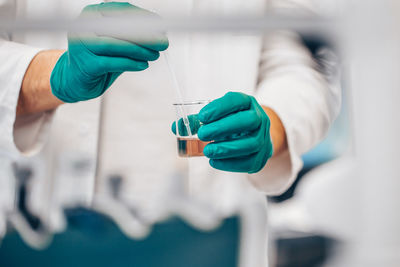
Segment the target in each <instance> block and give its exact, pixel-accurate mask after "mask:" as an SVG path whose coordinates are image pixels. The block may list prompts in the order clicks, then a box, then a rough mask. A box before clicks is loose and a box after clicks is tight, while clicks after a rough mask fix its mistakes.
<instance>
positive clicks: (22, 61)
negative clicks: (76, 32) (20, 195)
mask: <svg viewBox="0 0 400 267" xmlns="http://www.w3.org/2000/svg"><path fill="white" fill-rule="evenodd" d="M0 49H1V51H3V52H1V53H0V58H1V59H3V60H4V61H5V62H7V65H3V67H4V68H2V69H1V70H0V72H1V76H3V77H9V79H7V80H6V81H4V83H3V86H4V87H3V89H4V91H3V95H2V96H1V100H0V108H1V110H2V118H1V119H0V123H1V130H0V131H1V134H0V139H1V140H0V144H1V149H2V150H3V152H8V153H10V156H11V155H14V156H17V155H19V154H21V153H22V154H24V155H30V154H33V153H34V152H36V151H38V150H39V149H40V145H39V143H40V142H39V140H40V138H38V134H39V133H41V134H42V133H43V130H44V127H43V126H45V123H44V122H45V121H48V120H43V117H45V116H49V115H48V112H45V113H43V114H36V115H34V116H31V118H30V120H29V123H28V121H27V117H28V116H23V117H20V116H18V118H17V117H16V109H17V105H18V98H19V94H20V90H21V85H22V81H23V79H24V76H25V73H26V70H27V69H28V66H29V64H30V63H31V61H32V59H33V58H34V57H35V56H36V55H37V54H38V53H39V52H40V51H41V49H39V48H33V47H30V46H26V45H23V44H18V43H14V42H9V41H5V40H0ZM22 126H23V127H22ZM39 129H40V130H39ZM28 140H29V141H30V142H28Z"/></svg>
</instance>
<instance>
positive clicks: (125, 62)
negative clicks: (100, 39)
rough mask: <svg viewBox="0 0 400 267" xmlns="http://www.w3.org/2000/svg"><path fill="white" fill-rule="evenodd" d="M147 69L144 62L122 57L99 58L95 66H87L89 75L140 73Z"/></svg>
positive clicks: (146, 64)
mask: <svg viewBox="0 0 400 267" xmlns="http://www.w3.org/2000/svg"><path fill="white" fill-rule="evenodd" d="M148 67H149V63H147V62H146V61H140V60H134V59H129V58H124V57H105V56H99V57H98V60H97V64H93V65H90V66H88V68H89V69H88V70H86V72H88V73H89V74H90V73H92V74H96V75H98V74H106V73H109V72H125V71H142V70H145V69H147V68H148Z"/></svg>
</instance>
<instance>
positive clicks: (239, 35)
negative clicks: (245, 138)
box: [0, 0, 400, 267]
mask: <svg viewBox="0 0 400 267" xmlns="http://www.w3.org/2000/svg"><path fill="white" fill-rule="evenodd" d="M101 2H102V1H88V0H68V1H66V0H59V1H46V0H40V1H39V0H35V1H29V0H0V58H3V57H4V58H6V54H7V55H8V54H10V53H14V52H15V53H16V56H15V57H20V58H22V56H21V55H20V54H18V51H16V48H14V49H15V51H14V50H12V49H8V50H7V47H8V43H9V42H16V43H22V44H25V45H27V46H29V47H35V49H38V50H37V51H40V50H49V49H68V38H67V36H70V35H71V34H70V33H71V32H80V31H82V32H89V31H90V32H94V33H95V34H96V35H97V36H107V34H108V33H109V32H110V31H113V32H115V33H116V34H117V35H118V36H119V37H120V38H122V39H123V38H125V36H127V37H126V38H128V37H129V38H136V36H139V37H137V38H138V40H140V38H141V34H143V32H145V31H147V30H149V31H150V30H152V31H154V30H155V31H158V32H163V33H166V34H167V36H168V39H169V47H168V49H167V50H166V51H163V52H160V57H159V59H158V60H156V61H154V62H150V63H149V68H148V69H147V70H145V71H140V72H125V73H123V74H122V75H121V76H119V77H118V79H117V80H115V82H114V83H113V84H112V86H111V88H110V89H109V90H108V91H107V92H106V93H105V94H103V95H102V96H101V97H99V98H96V99H92V100H89V101H82V102H77V103H73V104H64V105H62V106H60V107H58V108H57V110H56V111H54V110H51V111H46V112H44V113H43V114H40V115H33V116H28V117H26V118H24V121H19V122H17V121H15V124H14V120H15V118H14V119H13V124H12V125H14V126H13V127H14V128H15V129H16V128H17V127H19V125H18V123H21V126H20V127H19V128H18V131H17V130H14V139H21V140H22V142H20V144H19V145H18V144H16V146H15V147H14V145H13V147H12V148H10V147H9V146H8V145H7V144H6V143H5V142H4V140H5V137H4V136H7V135H8V134H10V133H9V132H12V130H10V131H9V130H8V129H5V128H4V129H3V128H1V127H3V126H2V125H3V124H0V136H1V140H0V266H4V267H19V266H31V265H35V266H96V267H101V266H135V267H156V266H157V267H161V266H162V267H169V266H171V267H172V266H174V267H188V266H190V267H205V266H207V267H214V266H215V267H258V266H260V267H261V266H270V267H294V266H296V267H312V266H328V267H343V266H355V267H358V266H363V267H365V266H400V227H399V225H400V194H399V189H400V179H399V178H400V175H399V173H400V164H399V162H398V161H399V157H398V154H397V152H398V150H397V149H400V142H399V141H398V140H399V138H398V137H399V136H400V121H399V120H398V119H397V117H396V116H397V115H396V114H400V108H399V105H398V103H397V100H398V99H400V91H399V86H400V80H399V77H400V75H399V74H398V71H399V70H400V66H399V64H400V57H399V56H400V31H399V29H400V26H399V25H400V24H399V22H400V21H399V18H400V5H399V3H398V2H397V1H395V0H381V1H374V0H364V1H361V0H348V1H341V0H337V1H335V0H320V1H316V0H290V1H287V0H281V1H280V0H268V1H265V0H251V1H250V0H229V1H222V0H218V1H216V0H163V1H160V0H146V1H144V0H136V1H129V3H130V4H132V5H135V6H138V7H141V8H143V9H146V10H150V11H151V12H154V13H157V14H158V15H160V17H153V16H150V17H148V16H136V15H135V14H130V15H129V14H128V16H126V15H124V16H121V17H113V16H107V14H106V15H104V14H103V16H100V17H98V16H96V15H95V16H87V17H85V18H83V19H81V20H79V19H78V18H81V17H79V14H80V13H81V11H82V9H83V8H85V6H87V5H89V4H99V3H101ZM105 2H111V1H105ZM119 2H122V1H119ZM93 14H95V12H94V13H93ZM142 15H143V14H142ZM121 36H122V37H121ZM132 36H133V37H132ZM5 40H7V41H5ZM32 49H33V48H32ZM32 51H36V50H32ZM32 53H33V52H32ZM276 55H278V57H276ZM279 55H283V59H282V58H279ZM292 56H293V57H292ZM18 62H20V61H18ZM282 62H283V63H282ZM18 64H21V63H16V64H15V66H17V65H18ZM280 64H281V65H280ZM303 64H305V65H307V66H309V68H310V70H309V71H307V70H304V69H302V68H303ZM5 65H6V64H5V63H3V62H2V63H0V81H1V82H2V83H3V85H1V84H0V109H1V110H5V111H4V114H6V110H7V107H6V105H3V104H2V103H1V102H3V103H5V102H6V101H7V98H6V97H5V94H6V93H4V92H6V89H7V84H8V83H9V80H10V81H12V80H13V79H14V80H16V79H18V77H17V75H15V77H14V76H11V75H9V76H7V77H6V76H5V75H3V73H5V71H3V72H2V67H3V66H5ZM282 65H283V67H282ZM4 68H5V69H6V68H7V67H4ZM263 70H265V73H264V74H262V75H261V74H260V73H261V72H263ZM290 71H295V72H297V71H298V73H300V74H304V77H303V78H302V79H300V80H301V81H302V82H299V83H296V82H292V83H291V85H290V86H294V87H296V86H299V88H300V89H299V90H301V88H302V89H304V90H305V91H306V90H307V89H308V88H306V87H301V86H302V84H303V80H304V83H307V82H310V83H315V84H316V85H315V86H316V87H313V88H314V89H315V88H317V89H318V86H319V84H323V85H324V86H325V87H326V88H329V90H328V91H327V92H328V93H327V94H328V96H327V97H326V98H325V99H323V100H321V99H320V101H322V102H319V103H314V102H312V100H310V99H307V92H305V91H304V92H303V93H302V94H300V97H299V98H297V97H298V96H293V95H290V94H289V92H290V91H287V93H286V94H285V93H282V94H281V95H280V99H279V100H278V101H277V103H279V105H286V106H287V109H290V110H291V111H290V112H288V113H286V114H292V113H293V114H296V113H298V114H301V113H302V111H301V110H296V107H297V106H296V103H298V102H302V103H307V105H310V106H318V105H322V106H324V105H326V106H332V107H333V108H332V112H331V113H332V114H334V116H333V117H334V118H333V119H332V121H330V117H329V118H326V117H323V118H322V119H321V120H318V121H317V124H316V125H317V126H318V125H322V126H321V127H322V128H326V132H325V133H324V134H323V136H322V137H323V138H320V139H321V140H318V142H314V140H317V139H318V138H316V137H315V136H311V137H309V138H308V139H309V140H311V141H310V145H309V147H310V149H308V147H307V149H304V147H305V146H303V145H302V144H301V142H302V134H301V133H299V134H297V133H296V134H294V135H293V136H294V137H290V139H289V137H288V140H290V142H289V149H290V148H293V150H296V151H295V152H292V151H289V152H287V153H288V154H287V155H286V156H287V157H288V161H290V162H291V163H290V164H287V165H282V166H281V169H282V171H281V172H279V171H275V172H272V174H268V179H270V181H271V184H272V186H271V187H268V186H264V185H260V182H259V181H260V180H258V179H263V178H262V175H263V173H259V174H247V173H245V174H242V173H234V172H226V171H220V170H216V169H214V168H212V167H211V166H210V165H209V159H208V158H207V157H205V156H200V157H180V156H179V155H178V150H177V138H176V136H175V135H174V133H173V132H172V131H171V124H172V122H173V121H174V120H176V119H177V114H176V112H177V108H176V107H175V106H174V105H173V104H174V103H175V104H176V103H179V102H180V101H184V102H187V101H205V103H208V102H211V101H212V100H214V99H217V98H219V97H222V96H223V95H224V94H225V93H227V92H229V91H240V92H242V93H245V94H248V95H255V96H256V98H257V97H260V94H257V88H259V87H260V84H261V85H262V84H263V81H265V80H266V79H269V80H268V81H269V82H270V83H271V84H273V82H274V80H273V78H271V77H274V75H275V77H277V76H279V77H281V76H282V77H283V78H284V79H285V77H286V76H285V74H286V73H287V72H290ZM315 77H317V78H315ZM276 84H277V85H278V87H279V86H281V87H282V90H284V89H283V87H284V86H285V82H282V83H279V81H278V82H277V83H276ZM2 86H3V87H2ZM3 88H4V89H3ZM270 95H271V96H274V95H273V94H270ZM258 99H259V98H257V100H258ZM327 99H328V100H332V101H336V102H335V103H330V102H329V101H328V100H327ZM324 101H325V102H324ZM266 102H268V101H266ZM271 103H273V102H271ZM279 105H278V104H277V107H279ZM318 107H319V106H318ZM317 109H318V108H316V109H315V110H317ZM14 112H15V111H14ZM178 112H179V110H178ZM1 113H3V111H1V112H0V122H1V120H2V118H1V116H2V115H1ZM278 115H279V114H278ZM4 118H5V119H4V120H8V118H6V116H5V115H4ZM179 118H180V117H179V115H178V120H177V122H178V123H179ZM30 121H35V123H36V124H35V125H36V126H34V130H33V131H32V130H29V131H30V134H29V135H24V133H23V132H24V131H25V132H26V131H28V129H27V127H25V126H24V125H25V124H26V123H27V122H30ZM299 121H300V122H301V123H304V124H307V125H311V126H310V128H312V127H314V126H315V124H312V123H311V124H309V118H308V117H302V118H301V120H299ZM291 123H293V124H295V123H298V122H294V120H292V119H291V118H290V117H288V118H286V119H285V120H284V126H285V128H286V129H287V131H288V129H294V128H295V127H291ZM24 127H25V128H24ZM186 127H187V126H186ZM293 131H295V129H294V130H293ZM21 132H22V133H21ZM310 132H313V129H311V130H310ZM317 132H318V131H317ZM307 133H308V132H307ZM289 134H290V133H288V135H289ZM10 135H12V134H10ZM308 139H307V140H308ZM3 143H4V144H3ZM179 149H182V147H180V148H179ZM185 149H187V148H186V147H185ZM291 153H293V155H295V156H293V155H292V154H291ZM296 153H297V154H298V156H296V155H297V154H296ZM282 157H283V156H282ZM266 164H267V165H266V166H269V165H268V164H276V161H275V160H274V159H273V158H271V159H270V160H269V161H268V162H267V163H266ZM293 166H296V167H293ZM296 168H297V169H296ZM281 173H283V174H284V175H288V177H289V176H290V175H293V179H292V178H290V179H289V178H288V180H287V181H286V180H285V182H284V183H283V182H282V184H283V185H282V184H280V181H278V180H279V179H278V178H279V177H278V178H276V176H279V175H280V174H281ZM255 175H258V176H255ZM274 175H275V176H274ZM254 177H256V178H254ZM260 177H261V178H260ZM265 179H266V178H265ZM249 181H250V182H249ZM274 181H276V183H275V184H274Z"/></svg>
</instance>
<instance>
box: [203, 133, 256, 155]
mask: <svg viewBox="0 0 400 267" xmlns="http://www.w3.org/2000/svg"><path fill="white" fill-rule="evenodd" d="M261 148H262V147H261V144H260V142H258V139H257V138H256V137H255V136H250V137H247V138H243V139H238V140H231V141H224V142H213V143H209V144H208V145H207V146H206V147H205V148H204V150H203V153H204V156H206V157H207V158H210V159H229V158H237V157H244V156H248V155H251V154H254V153H256V152H258V151H260V150H261Z"/></svg>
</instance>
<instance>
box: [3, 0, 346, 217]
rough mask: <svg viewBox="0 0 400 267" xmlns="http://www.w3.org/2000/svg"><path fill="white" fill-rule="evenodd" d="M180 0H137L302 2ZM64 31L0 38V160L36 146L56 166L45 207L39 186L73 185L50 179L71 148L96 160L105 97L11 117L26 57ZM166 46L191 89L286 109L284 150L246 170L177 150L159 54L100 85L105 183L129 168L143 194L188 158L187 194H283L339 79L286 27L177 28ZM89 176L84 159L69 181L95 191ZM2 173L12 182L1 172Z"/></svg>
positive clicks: (321, 127) (75, 4)
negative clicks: (260, 32)
mask: <svg viewBox="0 0 400 267" xmlns="http://www.w3.org/2000/svg"><path fill="white" fill-rule="evenodd" d="M174 1H175V0H169V1H155V0H154V1H135V2H132V3H133V4H136V5H139V6H142V7H144V8H147V9H150V10H156V11H157V12H158V13H160V14H161V15H163V13H168V11H170V9H171V7H176V6H180V8H181V9H182V12H186V14H188V12H190V10H191V8H192V7H193V12H197V13H208V14H209V13H215V14H220V15H223V14H233V13H240V12H247V13H260V12H263V11H264V10H265V8H270V7H271V6H273V5H276V6H279V5H281V6H285V5H288V4H287V2H291V5H293V3H295V2H296V1H275V2H273V3H272V4H271V3H268V4H267V3H266V2H265V1H264V0H247V1H240V0H229V1H216V0H207V1H181V0H176V1H175V2H176V3H177V2H179V5H178V4H176V5H173V3H175V2H174ZM11 2H13V1H6V2H5V3H11ZM17 2H18V5H17V6H16V7H13V6H12V5H9V6H8V8H9V9H10V10H13V9H15V10H16V14H17V16H21V17H38V16H46V15H50V16H53V15H54V13H57V12H62V14H64V15H66V16H68V17H76V16H77V15H78V14H79V12H80V10H81V9H82V8H83V7H84V6H85V5H87V4H89V3H93V1H81V0H79V1H78V0H76V1H71V0H68V1H67V0H65V1H50V0H48V1H45V0H43V1H18V0H17ZM193 2H194V4H193ZM270 2H272V1H270ZM298 2H300V3H301V4H302V6H303V7H306V6H308V7H312V1H300V0H299V1H298ZM2 5H3V6H0V10H1V9H2V8H3V9H5V8H7V4H4V1H3V2H2ZM8 13H9V14H10V12H8ZM11 13H12V12H11ZM60 36H62V34H59V35H52V36H49V35H45V34H33V33H29V34H15V35H13V36H12V40H13V41H18V42H22V43H25V44H27V45H29V46H24V45H21V44H17V43H15V42H10V41H6V40H5V39H2V40H0V62H2V64H1V66H0V81H1V83H0V84H1V85H0V110H1V113H0V133H1V134H0V150H1V151H3V152H7V153H6V154H7V155H6V156H4V155H3V159H4V160H2V164H4V165H8V164H9V162H10V161H9V160H6V158H9V157H10V155H15V156H16V157H19V155H21V154H22V155H32V154H36V153H39V154H38V155H39V156H36V157H37V158H39V160H40V161H41V162H44V165H45V166H47V168H48V170H47V172H48V174H49V175H47V176H48V177H50V178H48V179H47V178H46V179H45V178H42V179H38V181H37V185H36V186H34V187H33V195H36V196H37V197H36V199H37V201H33V203H37V204H32V205H33V207H32V208H33V209H34V210H35V209H36V210H37V211H38V212H40V211H45V210H47V209H48V207H49V206H48V205H49V204H48V203H49V201H48V199H49V198H47V199H46V198H45V199H44V200H43V196H44V195H46V196H49V195H50V194H51V193H50V192H54V191H56V192H59V193H60V194H62V193H63V192H64V193H65V191H68V190H67V189H66V187H64V188H62V190H61V189H60V188H58V189H57V186H56V185H55V184H57V182H54V179H56V178H57V177H58V178H59V179H62V178H60V177H59V176H60V174H58V171H59V170H60V169H62V168H63V167H62V166H61V165H62V164H64V163H65V161H66V159H69V158H70V157H71V155H72V157H73V156H79V157H83V158H88V159H92V160H94V159H96V155H97V143H98V138H97V137H98V135H97V133H98V132H97V130H98V128H99V125H98V120H99V107H100V104H99V103H100V101H99V99H96V100H91V101H88V102H85V103H77V104H67V105H63V106H62V107H60V108H58V110H57V111H56V112H55V114H54V112H53V111H50V112H43V113H42V114H38V115H34V116H29V117H26V118H18V119H17V120H16V121H15V109H16V103H17V99H18V93H19V89H20V86H21V81H22V79H23V76H24V73H25V71H26V69H27V67H28V65H29V62H30V61H31V59H32V58H33V57H34V56H35V54H36V53H37V52H39V51H40V50H43V49H48V48H62V47H64V48H65V45H66V37H65V36H64V37H63V38H61V37H60ZM5 38H6V37H5ZM34 47H39V48H34ZM169 50H170V53H171V55H172V59H173V61H174V62H173V64H174V65H175V67H176V72H177V73H178V76H180V79H181V82H182V84H183V87H184V88H185V91H186V96H188V98H191V99H214V98H217V97H220V96H222V95H223V94H224V93H226V92H227V91H242V92H244V93H247V94H252V95H255V96H256V98H257V99H258V101H259V102H260V104H262V105H265V106H268V107H270V108H272V109H273V110H274V111H275V112H276V113H277V114H278V115H279V117H280V119H281V121H282V123H283V124H284V126H285V129H286V134H287V140H288V150H287V151H285V152H284V153H282V154H281V155H280V156H278V157H274V158H272V159H270V160H269V162H268V163H267V165H266V166H265V167H264V169H263V170H262V171H260V172H259V173H257V174H251V175H247V174H233V173H227V172H220V171H216V170H213V169H212V168H211V167H210V166H209V165H208V161H207V159H205V158H196V159H190V160H189V161H186V160H184V161H182V160H181V159H178V158H177V156H176V143H175V138H174V136H173V135H172V134H171V132H170V124H171V121H172V120H173V119H174V118H175V116H174V110H173V108H172V105H171V103H172V102H173V101H174V98H173V97H172V95H173V87H172V83H171V77H170V76H169V73H168V70H167V66H166V64H165V62H164V60H163V58H161V59H160V60H158V61H157V62H154V63H151V64H150V68H149V69H148V70H146V71H144V72H138V73H125V74H123V75H122V76H121V77H120V78H119V79H118V80H117V81H116V82H115V84H114V85H113V86H112V88H110V89H109V90H108V92H107V93H106V95H105V108H104V121H103V125H102V139H101V154H100V162H101V164H100V182H99V184H98V185H97V186H98V190H99V191H100V192H101V191H104V190H105V189H104V188H105V186H104V185H105V184H106V178H107V176H108V175H110V174H115V173H118V174H121V175H123V176H124V178H125V186H124V188H123V193H124V195H125V196H126V197H127V198H130V199H133V200H135V201H139V202H140V201H142V202H146V201H147V200H149V199H152V198H153V197H155V196H156V195H157V194H158V193H159V192H160V191H162V190H163V188H164V186H165V181H166V180H167V179H166V177H168V176H169V175H171V174H173V173H174V172H176V169H177V168H178V169H182V168H183V169H186V168H187V167H188V171H189V182H188V183H189V185H188V187H189V190H190V191H191V192H192V194H193V195H195V196H197V197H200V198H203V199H206V200H208V201H210V200H211V201H213V202H215V203H218V205H220V206H221V207H223V208H225V209H227V210H229V207H231V206H233V205H235V203H237V202H240V193H239V192H240V190H243V188H247V190H251V191H252V190H254V188H257V189H258V192H261V194H259V197H260V201H264V200H265V198H263V194H279V193H281V192H283V191H284V190H285V189H287V188H288V187H289V186H290V184H291V183H292V182H293V180H294V179H295V177H296V174H297V173H298V171H299V170H300V169H301V167H302V162H301V154H302V153H304V152H306V151H307V150H308V149H310V148H311V147H312V146H314V145H315V144H316V143H317V142H319V141H320V140H321V139H322V138H323V137H324V136H325V134H326V132H327V130H328V128H329V126H330V124H331V123H332V121H333V120H334V118H335V117H336V115H337V113H338V110H339V106H340V89H339V88H337V87H334V86H330V85H329V84H328V83H327V82H326V80H325V79H324V77H322V75H321V74H320V73H319V72H318V71H317V70H316V64H315V62H314V61H313V59H312V57H311V55H310V53H309V51H308V50H307V49H306V48H305V47H304V46H303V45H302V42H301V41H300V39H299V37H298V36H297V35H296V34H294V33H288V32H281V33H274V34H269V35H268V36H266V37H265V39H263V38H262V37H260V36H253V35H250V34H248V35H243V34H240V35H228V34H222V35H218V36H216V35H214V36H212V35H191V36H190V37H184V36H175V35H172V36H171V46H170V49H169ZM3 154H4V153H3ZM59 162H61V164H59ZM63 162H64V163H63ZM187 164H188V165H189V166H186V165H187ZM182 166H183V167H182ZM6 167H7V166H6ZM5 169H7V168H5ZM8 169H9V168H8ZM93 177H94V168H89V171H88V172H87V179H82V180H81V181H80V184H81V186H79V187H74V188H73V189H71V190H70V191H69V194H70V195H72V194H76V195H80V196H81V197H82V196H83V198H90V197H91V190H92V189H93V188H92V185H93ZM49 179H50V180H49ZM51 179H53V180H51ZM2 182H3V183H7V181H5V180H4V179H3V180H2ZM9 186H10V188H11V185H9ZM85 192H86V193H85ZM11 195H12V194H11ZM10 197H12V196H7V197H6V196H5V197H4V201H7V199H8V202H7V203H10V202H12V201H10ZM4 203H5V202H4ZM144 205H145V204H144Z"/></svg>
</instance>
